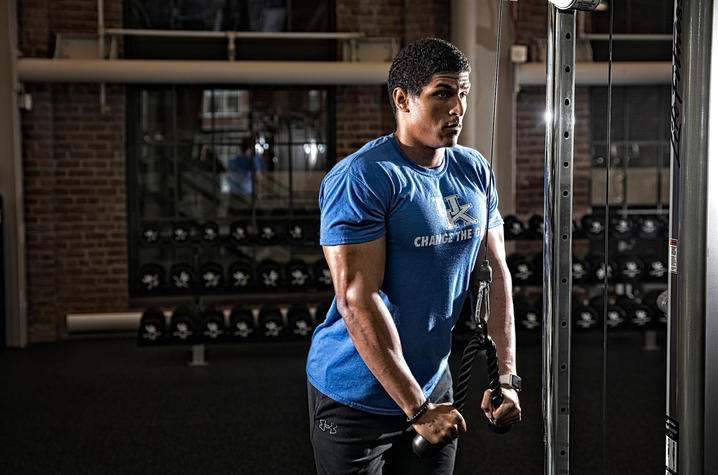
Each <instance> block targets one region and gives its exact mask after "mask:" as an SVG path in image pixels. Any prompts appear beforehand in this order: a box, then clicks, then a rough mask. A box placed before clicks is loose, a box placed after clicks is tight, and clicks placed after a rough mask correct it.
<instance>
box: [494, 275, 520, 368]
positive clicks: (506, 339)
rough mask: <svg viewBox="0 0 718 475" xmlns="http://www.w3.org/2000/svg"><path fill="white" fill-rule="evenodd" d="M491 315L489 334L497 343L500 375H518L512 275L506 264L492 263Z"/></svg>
mask: <svg viewBox="0 0 718 475" xmlns="http://www.w3.org/2000/svg"><path fill="white" fill-rule="evenodd" d="M491 267H492V268H493V282H492V284H491V315H490V318H489V321H488V328H489V334H490V335H491V338H492V339H493V340H494V343H496V353H497V355H498V358H499V374H508V373H512V374H516V336H515V331H514V308H513V307H514V306H513V300H512V298H511V274H509V272H508V269H507V267H506V264H505V263H501V262H491Z"/></svg>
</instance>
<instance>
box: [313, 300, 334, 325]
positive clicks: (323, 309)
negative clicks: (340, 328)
mask: <svg viewBox="0 0 718 475" xmlns="http://www.w3.org/2000/svg"><path fill="white" fill-rule="evenodd" d="M331 307H332V302H329V301H328V302H321V303H320V304H319V305H317V308H316V309H315V310H314V322H315V323H316V324H317V326H318V325H319V324H321V323H323V322H324V320H325V319H326V318H327V314H328V313H329V309H331Z"/></svg>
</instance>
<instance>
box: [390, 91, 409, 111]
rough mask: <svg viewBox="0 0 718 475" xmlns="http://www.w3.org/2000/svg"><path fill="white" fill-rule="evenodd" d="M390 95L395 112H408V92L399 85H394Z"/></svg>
mask: <svg viewBox="0 0 718 475" xmlns="http://www.w3.org/2000/svg"><path fill="white" fill-rule="evenodd" d="M391 96H392V98H393V99H394V105H395V106H396V110H397V112H409V93H407V92H406V91H405V90H404V89H402V88H400V87H395V88H394V91H392V93H391Z"/></svg>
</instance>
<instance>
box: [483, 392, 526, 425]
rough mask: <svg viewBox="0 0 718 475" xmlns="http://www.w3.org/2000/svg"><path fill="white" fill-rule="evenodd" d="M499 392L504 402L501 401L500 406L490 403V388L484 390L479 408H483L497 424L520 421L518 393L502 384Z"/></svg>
mask: <svg viewBox="0 0 718 475" xmlns="http://www.w3.org/2000/svg"><path fill="white" fill-rule="evenodd" d="M501 392H502V394H503V396H504V402H503V403H501V406H499V407H497V408H494V406H493V405H492V404H491V390H490V389H487V390H486V391H484V399H483V400H482V401H481V409H483V411H484V414H486V417H487V418H488V419H489V420H491V421H493V422H494V423H495V424H496V425H499V426H502V425H506V424H516V423H519V422H521V406H520V405H519V395H518V393H517V392H516V390H515V389H513V388H506V387H503V386H502V387H501Z"/></svg>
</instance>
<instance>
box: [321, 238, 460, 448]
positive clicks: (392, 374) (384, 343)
mask: <svg viewBox="0 0 718 475" xmlns="http://www.w3.org/2000/svg"><path fill="white" fill-rule="evenodd" d="M323 248H324V255H325V257H326V259H327V262H328V264H329V268H330V269H331V273H332V280H333V282H334V291H335V294H336V299H337V309H338V310H339V313H340V314H341V316H342V317H343V319H344V322H345V324H346V326H347V330H348V332H349V337H350V338H351V339H352V342H353V343H354V346H355V347H356V349H357V351H358V352H359V355H360V356H361V357H362V359H363V360H364V363H365V364H366V365H367V367H368V368H369V370H370V371H371V372H372V373H373V374H374V376H375V377H376V379H377V380H378V381H379V383H381V385H382V386H383V387H384V389H385V390H386V391H387V393H388V394H389V396H391V398H392V399H393V400H394V401H395V402H396V403H397V405H398V406H399V407H400V408H401V409H402V410H403V411H404V413H405V414H406V415H407V416H408V417H412V416H414V415H415V414H416V413H417V412H418V411H419V409H420V408H421V406H422V405H423V403H424V402H425V398H424V394H423V392H422V390H421V386H419V383H417V381H416V379H414V376H413V375H412V374H411V370H410V369H409V366H408V365H407V363H406V360H405V359H404V355H403V353H402V349H401V341H400V339H399V334H398V332H397V329H396V325H395V324H394V320H393V319H392V317H391V314H390V313H389V310H388V309H387V308H386V305H385V304H384V302H383V300H382V299H381V296H380V295H379V289H380V287H381V285H382V282H383V278H384V263H385V255H386V238H385V237H380V238H379V239H375V240H373V241H369V242H366V243H360V244H342V245H337V246H324V247H323ZM414 428H415V429H416V431H417V433H419V434H420V435H421V436H423V437H424V438H425V439H426V440H428V441H429V442H431V443H433V444H437V443H445V442H448V441H450V440H451V439H453V438H455V437H456V436H457V435H458V434H462V433H464V432H465V431H466V423H465V422H464V419H463V417H461V414H459V412H458V411H456V410H455V409H454V408H453V407H452V406H451V405H450V404H448V403H446V404H430V405H429V408H428V410H427V411H426V412H425V413H424V415H423V416H422V417H420V418H419V419H418V421H416V423H415V424H414Z"/></svg>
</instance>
